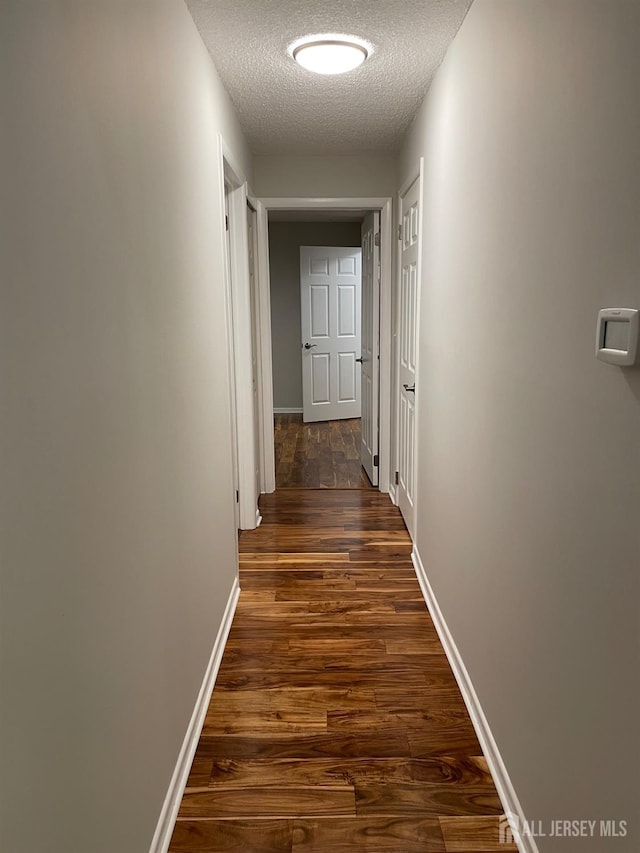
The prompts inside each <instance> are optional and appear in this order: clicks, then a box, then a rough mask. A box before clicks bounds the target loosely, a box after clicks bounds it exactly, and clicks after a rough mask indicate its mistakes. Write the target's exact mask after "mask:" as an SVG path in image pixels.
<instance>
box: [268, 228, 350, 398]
mask: <svg viewBox="0 0 640 853" xmlns="http://www.w3.org/2000/svg"><path fill="white" fill-rule="evenodd" d="M359 245H360V223H359V222H272V223H271V224H270V225H269V277H270V288H271V340H272V356H273V405H274V408H276V409H278V408H281V409H302V358H301V355H300V352H301V350H300V346H301V339H300V246H359Z"/></svg>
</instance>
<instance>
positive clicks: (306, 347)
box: [304, 341, 318, 349]
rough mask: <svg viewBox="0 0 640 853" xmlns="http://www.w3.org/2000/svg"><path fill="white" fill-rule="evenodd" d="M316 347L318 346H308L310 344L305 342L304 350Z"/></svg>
mask: <svg viewBox="0 0 640 853" xmlns="http://www.w3.org/2000/svg"><path fill="white" fill-rule="evenodd" d="M317 346H318V344H310V343H309V342H308V341H307V343H306V344H305V345H304V348H305V349H313V347H317Z"/></svg>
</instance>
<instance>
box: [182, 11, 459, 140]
mask: <svg viewBox="0 0 640 853" xmlns="http://www.w3.org/2000/svg"><path fill="white" fill-rule="evenodd" d="M186 3H187V6H188V7H189V10H190V12H191V14H192V16H193V19H194V21H195V23H196V26H197V27H198V30H199V31H200V34H201V36H202V38H203V40H204V42H205V44H206V45H207V47H208V49H209V52H210V53H211V56H212V57H213V61H214V63H215V65H216V68H217V69H218V73H219V74H220V77H221V78H222V82H223V83H224V85H225V87H226V89H227V91H228V92H229V95H230V96H231V100H232V101H233V104H234V106H235V109H236V112H237V114H238V117H239V119H240V122H241V124H242V126H243V128H244V131H245V133H246V135H247V138H248V140H249V143H250V145H251V147H252V149H253V151H254V152H255V153H261V154H267V153H284V152H287V153H292V152H295V153H307V154H324V153H334V154H338V153H349V152H355V151H360V152H361V151H394V150H395V149H397V147H398V146H399V144H400V141H401V139H402V137H403V134H404V132H405V130H406V129H407V126H408V125H409V123H410V122H411V119H412V118H413V116H414V115H415V112H416V110H417V108H418V106H419V105H420V103H421V101H422V99H423V98H424V95H425V93H426V91H427V89H428V87H429V83H430V82H431V79H432V77H433V75H434V73H435V71H436V69H437V68H438V65H439V64H440V62H441V61H442V58H443V56H444V53H445V51H446V49H447V47H448V46H449V43H450V42H451V40H452V39H453V37H454V36H455V34H456V32H457V31H458V28H459V27H460V24H461V23H462V21H463V19H464V16H465V14H466V12H467V10H468V8H469V6H470V5H471V0H386V2H385V0H323V2H316V0H297V2H291V0H186ZM322 32H331V33H344V34H349V35H355V36H359V37H360V38H363V39H365V40H366V41H367V42H369V43H370V44H372V45H373V54H372V55H371V56H370V57H369V59H368V60H367V61H366V62H365V63H364V64H363V65H361V66H360V68H357V69H355V71H351V72H348V73H347V74H341V75H338V76H335V77H324V76H322V75H319V74H312V73H311V72H309V71H305V70H304V69H303V68H300V67H299V66H298V65H297V64H296V63H295V62H294V61H293V60H292V59H291V57H290V56H289V55H288V53H287V48H288V46H289V45H290V44H291V42H292V41H295V40H296V39H298V38H301V37H302V36H305V35H311V34H314V33H322Z"/></svg>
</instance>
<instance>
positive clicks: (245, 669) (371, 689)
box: [170, 490, 516, 853]
mask: <svg viewBox="0 0 640 853" xmlns="http://www.w3.org/2000/svg"><path fill="white" fill-rule="evenodd" d="M261 512H262V516H263V522H262V525H261V527H260V528H258V529H257V530H255V531H247V532H243V533H242V534H241V537H240V552H241V553H240V584H241V588H242V592H241V594H240V600H239V604H238V609H237V612H236V616H235V618H234V621H233V625H232V628H231V632H230V635H229V640H228V643H227V647H226V650H225V653H224V657H223V660H222V665H221V668H220V672H219V674H218V679H217V682H216V687H215V690H214V692H213V696H212V699H211V703H210V706H209V709H208V712H207V716H206V721H205V725H204V729H203V731H202V736H201V738H200V742H199V745H198V749H197V752H196V756H195V760H194V762H193V767H192V769H191V774H190V777H189V781H188V786H187V789H186V791H185V794H184V798H183V801H182V805H181V807H180V812H179V816H178V821H177V823H176V827H175V831H174V834H173V838H172V841H171V845H170V851H171V853H204V851H208V853H213V851H234V853H235V852H236V851H237V853H432V851H433V853H436V851H443V853H479V851H484V853H486V851H502V853H507V851H515V849H516V848H515V846H513V845H506V844H499V843H498V842H499V838H498V820H499V818H498V816H499V815H500V814H501V812H502V808H501V805H500V801H499V799H498V796H497V794H496V790H495V787H494V784H493V781H492V779H491V776H490V775H489V772H488V769H487V765H486V762H485V759H484V758H483V756H482V753H481V750H480V745H479V743H478V740H477V738H476V735H475V732H474V729H473V726H472V725H471V721H470V719H469V716H468V714H467V711H466V709H465V706H464V704H463V701H462V697H461V695H460V692H459V690H458V687H457V685H456V682H455V680H454V677H453V674H452V672H451V669H450V667H449V664H448V662H447V659H446V657H445V655H444V652H443V649H442V646H441V644H440V641H439V639H438V636H437V634H436V632H435V629H434V626H433V623H432V621H431V618H430V616H429V614H428V612H427V610H426V607H425V605H424V602H423V599H422V595H421V592H420V588H419V586H418V583H417V580H416V577H415V574H414V571H413V567H412V564H411V560H410V551H411V543H410V541H409V537H408V535H407V532H406V530H405V528H404V525H403V523H402V519H401V517H400V514H399V512H398V510H397V509H396V508H395V507H393V506H392V504H391V502H390V501H389V499H388V498H387V497H386V496H384V495H382V494H380V493H379V492H377V491H374V490H370V491H364V490H362V491H358V490H351V491H339V490H335V491H328V490H324V491H323V490H298V491H296V490H288V491H280V492H276V493H274V494H272V495H265V496H263V498H262V500H261Z"/></svg>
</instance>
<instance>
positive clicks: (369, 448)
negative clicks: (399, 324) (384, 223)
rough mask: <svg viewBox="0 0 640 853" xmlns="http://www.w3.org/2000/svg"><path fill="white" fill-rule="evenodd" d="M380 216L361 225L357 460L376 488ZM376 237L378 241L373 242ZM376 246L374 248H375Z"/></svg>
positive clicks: (371, 218) (368, 219)
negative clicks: (360, 419)
mask: <svg viewBox="0 0 640 853" xmlns="http://www.w3.org/2000/svg"><path fill="white" fill-rule="evenodd" d="M379 234H380V214H379V213H369V214H368V215H367V217H366V218H365V220H364V222H363V223H362V349H361V362H360V363H361V365H362V369H361V390H362V421H361V425H362V429H361V435H362V443H361V446H360V459H361V461H362V467H363V468H364V470H365V471H366V472H367V476H368V477H369V479H370V480H371V483H372V485H374V486H377V485H378V389H379V374H380V355H379V353H380V248H379V240H380V237H379ZM376 235H378V237H377V238H376ZM376 242H378V245H376Z"/></svg>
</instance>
